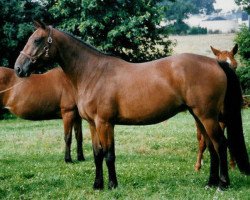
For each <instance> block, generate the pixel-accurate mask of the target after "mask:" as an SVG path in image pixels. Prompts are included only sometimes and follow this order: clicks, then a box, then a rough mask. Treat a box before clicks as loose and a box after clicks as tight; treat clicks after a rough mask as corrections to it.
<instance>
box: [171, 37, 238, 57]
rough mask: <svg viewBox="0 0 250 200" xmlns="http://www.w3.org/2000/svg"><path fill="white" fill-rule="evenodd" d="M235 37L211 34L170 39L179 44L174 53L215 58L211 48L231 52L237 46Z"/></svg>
mask: <svg viewBox="0 0 250 200" xmlns="http://www.w3.org/2000/svg"><path fill="white" fill-rule="evenodd" d="M234 37H235V34H214V35H212V34H211V35H187V36H170V39H171V40H174V41H176V42H177V46H176V47H175V48H174V53H197V54H201V55H205V56H210V57H214V55H213V53H212V51H211V49H210V46H213V47H215V48H218V49H220V50H228V51H229V50H231V49H232V48H233V46H234V45H235V43H234Z"/></svg>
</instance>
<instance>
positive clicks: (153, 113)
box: [116, 104, 186, 125]
mask: <svg viewBox="0 0 250 200" xmlns="http://www.w3.org/2000/svg"><path fill="white" fill-rule="evenodd" d="M143 108H144V107H143ZM185 109H186V106H184V105H175V104H172V105H161V106H159V105H158V106H155V107H150V108H147V109H145V108H144V109H142V108H139V107H138V109H135V110H132V109H127V110H126V111H125V112H123V113H119V115H118V117H117V121H116V123H117V124H124V125H146V124H155V123H159V122H162V121H164V120H166V119H169V118H171V117H173V116H174V115H176V114H177V113H178V112H181V111H184V110H185Z"/></svg>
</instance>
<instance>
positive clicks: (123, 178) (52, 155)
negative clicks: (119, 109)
mask: <svg viewBox="0 0 250 200" xmlns="http://www.w3.org/2000/svg"><path fill="white" fill-rule="evenodd" d="M243 123H244V132H245V140H246V143H247V148H248V152H249V153H250V109H246V110H243ZM62 126H63V124H62V121H61V120H51V121H40V122H39V121H37V122H31V121H26V120H22V119H15V118H14V119H8V120H1V121H0V199H88V200H89V199H241V200H242V199H249V196H250V177H247V176H244V175H241V174H240V173H239V171H238V170H234V171H232V170H230V171H229V173H230V178H231V187H230V188H229V189H228V190H227V191H224V192H222V191H218V190H216V188H212V189H204V186H205V183H206V181H207V178H208V174H209V155H208V152H207V151H206V153H205V160H204V166H203V167H202V169H201V171H200V172H198V173H197V172H195V171H194V164H195V161H196V153H197V141H196V133H195V126H194V120H193V118H192V117H191V116H190V114H189V113H187V112H184V113H180V114H178V115H177V116H175V117H173V118H171V119H170V120H168V121H166V122H163V123H160V124H156V125H151V126H116V128H115V131H116V133H115V141H116V154H117V160H116V166H117V176H118V181H119V185H118V188H117V189H114V190H112V191H109V190H108V189H107V187H105V189H104V190H103V191H94V190H93V189H92V184H93V179H94V169H95V167H94V163H93V155H92V148H91V138H90V133H89V130H88V125H87V124H86V123H84V124H83V132H84V135H83V138H84V145H83V149H84V153H85V157H86V161H84V162H78V161H76V142H75V140H74V139H73V148H72V151H73V152H72V158H73V160H74V164H66V163H64V161H63V155H64V140H63V127H62ZM104 174H105V183H107V168H106V167H104ZM105 186H106V185H105Z"/></svg>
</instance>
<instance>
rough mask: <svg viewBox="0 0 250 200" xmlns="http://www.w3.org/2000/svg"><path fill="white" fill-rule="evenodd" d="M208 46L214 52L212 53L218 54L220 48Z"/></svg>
mask: <svg viewBox="0 0 250 200" xmlns="http://www.w3.org/2000/svg"><path fill="white" fill-rule="evenodd" d="M210 47H211V49H212V52H213V53H214V55H216V56H218V55H219V54H220V53H221V52H220V50H218V49H215V48H213V47H212V46H210Z"/></svg>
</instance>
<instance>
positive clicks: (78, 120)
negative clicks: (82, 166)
mask: <svg viewBox="0 0 250 200" xmlns="http://www.w3.org/2000/svg"><path fill="white" fill-rule="evenodd" d="M74 121H75V122H74V130H75V137H76V142H77V160H78V161H84V160H85V158H84V155H83V149H82V119H81V117H80V116H79V115H77V116H76V117H75V120H74Z"/></svg>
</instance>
